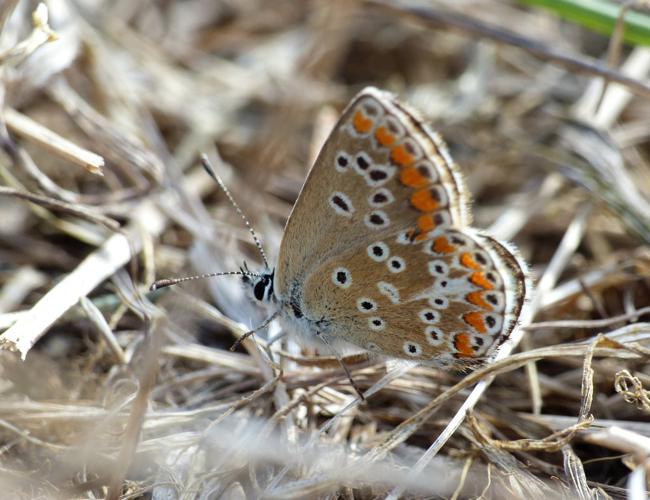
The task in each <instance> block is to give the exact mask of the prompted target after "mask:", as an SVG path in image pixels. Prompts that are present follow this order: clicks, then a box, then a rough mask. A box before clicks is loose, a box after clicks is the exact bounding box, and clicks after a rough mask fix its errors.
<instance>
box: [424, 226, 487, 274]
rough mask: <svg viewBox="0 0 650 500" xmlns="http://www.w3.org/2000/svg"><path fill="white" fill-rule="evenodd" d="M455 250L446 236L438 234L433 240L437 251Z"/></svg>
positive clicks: (434, 248) (449, 251) (447, 251)
mask: <svg viewBox="0 0 650 500" xmlns="http://www.w3.org/2000/svg"><path fill="white" fill-rule="evenodd" d="M455 250H456V247H454V245H452V244H451V243H449V240H448V239H447V238H445V237H444V236H438V237H437V238H436V239H435V241H434V242H433V251H434V252H436V253H452V252H454V251H455ZM484 279H485V278H484Z"/></svg>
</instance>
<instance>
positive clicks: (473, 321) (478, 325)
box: [463, 311, 487, 333]
mask: <svg viewBox="0 0 650 500" xmlns="http://www.w3.org/2000/svg"><path fill="white" fill-rule="evenodd" d="M463 321H464V322H465V323H467V324H468V325H470V326H471V327H473V328H474V330H476V331H477V332H479V333H487V328H486V327H485V321H483V314H482V313H480V312H478V311H472V312H468V313H466V314H464V315H463Z"/></svg>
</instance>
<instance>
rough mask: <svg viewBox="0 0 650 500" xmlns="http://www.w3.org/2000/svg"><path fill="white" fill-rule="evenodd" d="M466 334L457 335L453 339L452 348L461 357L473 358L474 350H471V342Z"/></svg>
mask: <svg viewBox="0 0 650 500" xmlns="http://www.w3.org/2000/svg"><path fill="white" fill-rule="evenodd" d="M471 339H472V338H471V337H470V335H469V334H468V333H458V334H456V336H455V337H454V347H455V348H456V350H457V351H458V353H459V354H462V355H463V356H473V355H474V349H472V341H471Z"/></svg>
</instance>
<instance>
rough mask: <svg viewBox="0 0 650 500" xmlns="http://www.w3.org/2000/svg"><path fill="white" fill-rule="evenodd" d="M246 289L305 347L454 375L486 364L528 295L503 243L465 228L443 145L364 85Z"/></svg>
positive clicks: (518, 262) (516, 260) (462, 199)
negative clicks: (358, 352) (270, 260)
mask: <svg viewBox="0 0 650 500" xmlns="http://www.w3.org/2000/svg"><path fill="white" fill-rule="evenodd" d="M244 281H245V283H247V284H248V285H249V286H250V287H251V288H252V291H253V295H254V297H255V298H256V299H257V300H259V301H260V302H264V303H266V304H269V305H270V306H271V307H272V308H273V309H274V311H275V314H274V316H273V317H275V316H278V317H279V318H280V320H281V322H282V324H283V326H284V327H285V328H286V329H287V330H289V331H292V332H296V333H298V334H299V335H300V336H302V337H303V338H304V339H307V340H310V339H316V338H321V339H322V340H323V341H325V342H326V343H327V344H329V345H331V346H344V347H350V346H352V347H356V348H361V349H362V350H366V351H371V352H373V353H377V354H379V355H383V356H387V357H392V358H405V359H410V360H415V361H418V362H421V363H424V364H433V365H442V366H452V367H453V366H458V367H460V366H462V365H466V364H467V363H468V362H469V361H472V360H481V359H486V358H488V357H489V356H491V355H492V354H493V353H494V352H495V351H496V349H497V348H498V347H499V346H500V345H501V344H502V343H503V342H504V341H505V340H506V339H507V338H508V337H509V336H510V334H511V332H512V331H513V329H514V327H515V326H516V324H517V320H518V318H519V316H520V314H521V311H522V307H523V305H524V303H525V301H526V297H527V296H528V295H529V293H530V290H529V288H530V287H529V286H528V285H527V278H526V265H525V263H524V262H523V260H522V259H521V258H520V257H519V255H518V253H517V252H516V251H515V250H514V249H513V247H512V246H511V245H509V244H507V243H505V242H502V241H498V240H497V239H495V238H493V237H491V236H489V235H488V234H486V233H484V232H482V231H479V230H477V229H474V228H472V227H471V226H470V206H469V202H468V191H467V188H466V187H465V184H464V182H463V178H462V175H461V173H460V171H459V169H458V168H457V167H456V165H455V164H454V162H453V160H452V159H451V157H450V155H449V153H448V152H447V147H446V145H445V144H444V142H443V141H442V139H441V138H440V137H439V136H438V135H437V134H436V133H434V132H433V131H431V130H430V129H429V128H428V127H427V126H426V125H425V124H424V123H423V122H422V120H420V119H419V118H417V117H416V115H415V113H414V112H413V111H410V110H409V109H407V108H406V107H405V106H404V105H403V104H401V103H400V102H399V101H398V100H397V99H396V98H395V97H394V96H393V95H392V94H389V93H387V92H383V91H380V90H378V89H375V88H371V87H369V88H366V89H364V90H363V91H361V92H360V93H359V94H358V95H357V96H355V97H354V98H353V99H352V101H351V102H350V104H349V105H348V106H347V108H346V109H345V110H344V111H343V113H342V116H341V117H340V119H339V121H338V123H337V124H336V125H335V127H334V129H333V130H332V132H331V134H330V136H329V138H328V139H327V141H326V142H325V144H324V146H323V148H322V150H321V152H320V154H319V155H318V157H317V159H316V161H315V163H314V165H313V167H312V168H311V170H310V172H309V175H308V177H307V180H306V181H305V184H304V186H303V188H302V190H301V192H300V195H299V197H298V200H297V201H296V203H295V205H294V207H293V211H292V212H291V215H290V217H289V219H288V221H287V224H286V227H285V230H284V236H283V238H282V243H281V246H280V253H279V256H278V261H277V267H275V269H271V268H265V269H264V270H263V271H262V272H261V273H259V274H256V275H254V274H252V273H248V272H246V273H244Z"/></svg>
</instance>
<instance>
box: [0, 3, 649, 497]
mask: <svg viewBox="0 0 650 500" xmlns="http://www.w3.org/2000/svg"><path fill="white" fill-rule="evenodd" d="M420 5H421V7H419V8H418V9H408V8H406V7H397V4H391V5H386V4H383V3H381V2H378V1H370V0H368V1H355V2H351V1H347V0H337V1H332V2H329V1H323V0H310V1H292V0H276V1H274V2H273V3H272V4H271V3H270V2H264V1H262V0H245V1H234V0H233V1H231V0H221V1H211V0H190V1H184V2H173V1H171V2H129V1H117V2H91V1H87V0H76V1H70V0H49V1H48V2H47V3H46V5H42V6H40V7H37V4H36V3H34V2H28V1H25V0H5V1H4V2H2V3H0V30H1V32H2V35H1V36H2V38H1V39H0V82H1V86H0V89H1V92H0V96H1V97H2V106H1V108H0V109H2V113H1V115H0V125H1V126H0V141H1V144H2V150H1V151H0V177H1V179H2V180H1V181H0V183H1V186H0V195H2V196H0V214H2V215H1V218H0V220H1V221H2V222H1V227H0V271H1V273H0V330H1V331H3V332H4V333H2V336H1V337H0V339H1V340H2V342H3V347H4V348H5V349H4V350H2V351H0V373H1V374H2V375H1V378H0V381H1V384H0V390H1V391H2V393H1V394H2V396H1V398H0V442H1V443H2V448H1V462H0V463H1V464H2V465H1V467H0V490H1V491H4V492H6V493H7V494H9V493H8V492H11V495H10V496H11V497H12V498H18V497H22V498H73V497H74V498H118V497H120V495H121V496H122V498H140V497H146V498H156V499H159V498H206V499H207V498H244V497H265V498H267V497H268V498H314V497H329V498H333V497H335V496H337V495H338V496H340V497H341V498H378V497H386V496H392V497H393V498H397V497H398V496H400V495H405V496H416V497H428V498H430V497H443V498H468V497H477V496H482V497H484V498H559V497H563V496H564V497H569V498H591V497H598V498H606V497H608V496H609V497H612V498H623V497H625V496H626V489H627V488H629V491H628V492H630V493H634V494H637V495H639V494H642V495H644V494H645V490H646V486H647V484H646V472H647V471H648V468H649V467H650V461H649V460H648V453H649V452H650V444H649V443H650V424H649V422H648V414H649V412H650V396H649V394H648V392H647V390H646V389H645V387H647V386H648V385H649V384H650V371H649V369H648V363H647V360H648V354H649V353H650V351H648V348H647V347H646V345H647V338H648V335H649V334H650V325H649V324H648V323H646V322H645V321H644V320H646V319H647V318H648V317H649V316H648V315H649V313H650V309H649V308H650V281H649V279H650V249H649V247H648V244H649V243H650V206H649V204H648V195H649V193H650V171H649V170H648V161H647V158H648V145H649V144H650V141H649V139H650V138H649V135H650V127H649V126H648V116H650V101H649V100H648V96H650V88H649V87H648V85H646V84H644V83H643V81H644V80H645V81H647V78H648V74H649V72H650V55H649V54H650V53H649V52H648V49H644V48H634V47H626V46H623V47H622V48H621V47H620V46H619V45H617V44H616V43H614V45H613V48H612V47H610V46H609V43H610V40H609V39H608V38H606V37H602V36H600V35H595V34H593V33H590V32H589V31H587V30H585V29H582V28H580V27H578V26H575V25H571V24H568V23H563V22H561V21H560V20H558V19H557V18H554V17H552V16H551V15H548V14H545V13H543V12H541V11H538V10H529V9H526V8H524V7H522V6H521V5H518V4H516V3H514V2H494V1H488V0H473V1H464V2H456V1H452V0H449V1H447V2H435V3H433V2H432V3H431V4H429V3H420ZM422 5H424V6H422ZM617 49H620V50H617ZM605 60H608V63H605V62H604V61H605ZM599 61H600V62H599ZM368 84H372V85H375V86H378V87H381V88H385V89H388V90H391V91H393V92H396V93H397V94H398V95H399V96H400V97H401V98H402V99H403V100H406V101H409V102H410V103H411V104H412V105H413V106H414V107H416V108H418V109H420V110H421V111H422V113H423V114H424V115H425V116H426V117H427V120H428V121H429V122H430V123H431V124H432V125H433V126H434V127H435V128H437V129H438V130H439V131H440V132H441V134H442V135H443V136H444V137H445V138H446V139H447V141H448V143H449V145H450V149H451V151H452V154H453V156H454V157H455V159H456V161H457V162H458V163H459V164H460V165H461V167H462V169H463V170H464V172H465V174H466V178H467V181H468V185H469V187H470V189H471V191H472V193H473V197H474V213H475V220H476V225H477V226H478V227H483V228H490V230H491V231H492V232H493V233H494V234H495V235H498V236H499V237H501V238H506V239H510V240H512V241H514V242H515V243H516V244H517V245H518V247H519V248H520V250H521V252H522V253H523V255H524V256H525V258H526V259H527V260H528V262H529V263H530V264H531V267H532V269H533V271H534V275H535V282H536V288H537V293H536V295H535V296H534V298H533V302H532V304H531V305H532V310H533V313H534V315H533V316H532V317H531V318H529V319H530V320H531V321H532V324H529V325H527V326H525V328H522V329H521V330H519V333H518V334H517V336H516V337H517V339H519V338H520V339H521V341H520V342H519V345H518V347H517V348H516V349H515V350H514V351H513V353H512V354H511V355H510V356H503V357H502V359H501V360H499V361H497V362H495V363H494V364H492V365H489V366H487V367H485V368H482V369H480V370H478V371H476V372H474V373H472V374H471V375H469V376H463V375H462V374H456V373H451V372H444V371H438V370H435V369H431V368H422V367H414V366H407V365H402V364H399V363H389V364H388V365H387V364H386V363H380V362H376V361H375V362H372V361H370V362H365V363H362V364H357V365H352V372H353V377H354V380H355V381H356V383H357V384H358V385H359V386H360V387H361V388H362V389H364V390H370V393H371V394H370V395H369V397H368V400H367V401H366V402H364V403H362V404H359V402H358V401H357V400H356V396H355V393H354V391H353V390H352V389H351V387H350V384H349V382H348V380H347V378H346V377H345V375H344V374H343V373H342V371H341V369H340V367H339V366H338V365H337V364H336V363H333V360H332V359H330V358H328V357H323V356H314V355H313V353H311V352H307V351H300V350H299V349H298V348H297V346H296V345H295V344H294V342H293V341H292V340H291V337H289V338H283V339H282V340H280V341H278V342H275V343H273V344H272V345H271V346H269V345H268V343H267V339H268V338H270V337H269V336H273V335H276V334H277V333H278V330H277V326H275V325H273V326H272V329H271V331H270V332H266V333H264V334H261V335H259V336H257V338H256V339H255V341H252V340H249V341H247V342H246V343H245V344H244V348H243V349H240V350H239V351H238V352H230V351H229V350H228V347H229V346H230V345H231V344H232V342H233V341H234V339H235V338H236V337H237V336H239V335H241V334H242V333H243V332H245V331H246V330H247V329H248V328H249V327H250V326H254V325H256V324H259V323H260V322H261V321H262V320H263V319H264V312H261V311H259V310H258V309H257V307H256V306H255V305H254V304H252V303H251V301H250V300H249V298H247V297H246V296H245V294H244V293H243V291H242V288H241V285H240V283H239V282H238V281H237V280H235V279H231V278H220V279H214V280H207V281H202V282H192V283H188V284H186V285H182V286H179V287H176V288H168V289H163V290H159V291H156V292H154V293H150V292H149V290H148V289H149V285H150V284H151V283H152V282H153V281H154V280H155V279H156V278H161V277H167V276H181V275H186V274H195V273H204V272H215V271H221V270H234V269H237V268H238V267H239V265H241V263H242V261H243V260H247V261H248V262H249V264H250V265H255V264H256V263H257V260H258V256H257V254H256V253H255V248H254V247H253V246H252V244H251V241H250V238H249V235H248V232H247V231H246V228H245V227H244V226H243V224H242V221H241V220H240V218H239V217H238V216H237V214H236V213H235V211H234V210H233V207H232V206H231V205H230V204H229V203H228V202H227V199H226V197H225V196H224V194H223V193H222V192H221V191H220V190H219V189H218V188H217V187H216V186H215V185H214V183H212V181H211V180H210V179H209V178H208V176H207V175H205V172H203V170H202V169H201V168H200V166H199V164H198V161H197V160H198V157H199V154H200V153H201V152H205V153H207V154H208V155H209V156H210V157H211V158H212V160H213V161H215V162H217V170H218V171H219V172H220V174H221V175H222V176H223V177H224V179H225V181H226V183H227V185H228V186H229V187H230V188H231V190H232V192H233V194H234V196H235V198H236V199H237V200H238V201H239V202H240V204H241V205H242V207H243V209H244V211H245V212H247V213H248V214H249V216H250V217H251V219H252V221H253V225H254V226H255V228H256V229H257V232H258V233H259V234H260V235H261V237H262V239H263V240H264V244H265V246H266V248H267V250H268V251H269V253H270V254H271V257H274V256H275V252H277V249H278V247H279V241H280V238H281V234H282V226H283V223H284V221H285V220H286V218H287V216H288V214H289V211H290V209H291V206H292V203H293V202H294V201H295V199H296V196H297V193H298V191H299V189H300V186H301V184H302V181H303V180H304V178H305V175H306V172H307V169H308V166H309V165H310V164H311V162H312V160H313V158H314V156H315V154H316V152H317V151H318V149H319V147H320V144H321V143H322V141H323V139H324V137H325V136H326V134H327V133H328V131H329V130H330V128H331V126H332V125H333V123H334V120H335V119H336V117H337V113H338V112H339V111H340V110H341V109H342V106H344V105H345V103H346V102H347V101H348V100H349V98H350V97H351V96H352V95H354V93H356V92H357V91H358V90H359V89H361V88H362V87H363V86H365V85H368ZM21 354H22V358H23V359H21ZM350 361H351V362H352V360H350ZM477 383H478V385H476V384H477ZM465 416H466V418H464V417H465ZM3 495H4V494H3ZM636 498H640V497H636Z"/></svg>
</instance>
